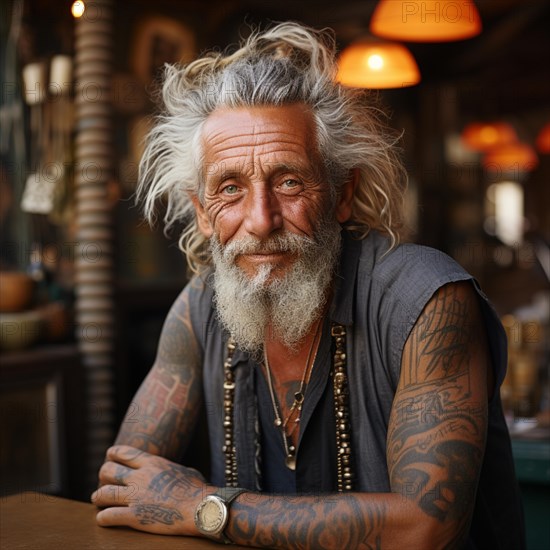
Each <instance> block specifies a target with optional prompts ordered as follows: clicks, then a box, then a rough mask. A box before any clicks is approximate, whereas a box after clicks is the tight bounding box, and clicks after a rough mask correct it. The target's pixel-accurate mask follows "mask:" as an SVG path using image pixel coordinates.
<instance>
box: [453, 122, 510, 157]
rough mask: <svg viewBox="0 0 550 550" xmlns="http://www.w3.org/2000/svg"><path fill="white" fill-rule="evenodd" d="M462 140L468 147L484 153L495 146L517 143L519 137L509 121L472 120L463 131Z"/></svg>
mask: <svg viewBox="0 0 550 550" xmlns="http://www.w3.org/2000/svg"><path fill="white" fill-rule="evenodd" d="M462 141H463V143H464V145H465V146H466V147H468V149H471V150H472V151H478V152H481V153H484V152H486V151H489V150H491V149H494V148H495V147H501V146H503V145H510V144H512V143H517V141H518V137H517V134H516V131H515V130H514V128H513V127H512V126H511V125H510V124H508V123H507V122H472V123H471V124H468V125H467V126H466V127H465V128H464V130H463V131H462Z"/></svg>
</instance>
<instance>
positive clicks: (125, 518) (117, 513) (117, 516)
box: [96, 507, 133, 527]
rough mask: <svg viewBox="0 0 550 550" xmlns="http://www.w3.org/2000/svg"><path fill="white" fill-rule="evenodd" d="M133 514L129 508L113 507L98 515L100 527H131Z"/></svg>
mask: <svg viewBox="0 0 550 550" xmlns="http://www.w3.org/2000/svg"><path fill="white" fill-rule="evenodd" d="M132 520H133V514H132V513H131V512H130V511H129V508H128V507H124V508H120V507H113V508H107V509H106V510H101V512H98V513H97V515H96V521H97V524H98V525H101V526H102V527H112V526H114V525H126V526H129V527H131V524H132Z"/></svg>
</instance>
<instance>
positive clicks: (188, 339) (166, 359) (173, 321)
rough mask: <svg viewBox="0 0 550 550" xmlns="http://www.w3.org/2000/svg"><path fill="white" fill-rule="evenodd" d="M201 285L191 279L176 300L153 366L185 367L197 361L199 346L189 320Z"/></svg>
mask: <svg viewBox="0 0 550 550" xmlns="http://www.w3.org/2000/svg"><path fill="white" fill-rule="evenodd" d="M201 285H203V283H202V282H201V280H200V279H199V278H198V277H195V278H193V279H192V280H191V281H190V282H189V283H188V284H187V285H186V287H185V288H184V289H183V290H182V291H181V293H180V294H179V296H178V297H177V298H176V300H175V301H174V303H173V304H172V307H171V308H170V311H169V312H168V315H167V316H166V319H165V321H164V325H163V328H162V332H161V336H160V340H159V344H158V350H157V357H156V361H155V364H156V365H159V366H162V365H166V366H168V365H185V364H188V363H189V360H190V359H197V357H198V355H199V351H200V350H199V344H198V341H197V337H196V334H195V331H194V329H193V323H192V320H191V310H192V308H191V300H192V299H193V295H194V294H195V293H197V292H201V290H202V287H201Z"/></svg>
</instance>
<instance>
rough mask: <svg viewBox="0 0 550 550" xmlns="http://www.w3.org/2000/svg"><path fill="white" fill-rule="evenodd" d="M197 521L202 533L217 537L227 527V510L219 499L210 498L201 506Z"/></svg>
mask: <svg viewBox="0 0 550 550" xmlns="http://www.w3.org/2000/svg"><path fill="white" fill-rule="evenodd" d="M196 519H197V527H198V528H199V530H200V531H202V532H203V533H205V534H209V535H217V534H219V533H221V532H222V531H223V528H224V527H225V523H226V521H227V508H226V506H225V504H224V503H223V501H222V500H220V499H219V498H218V497H215V496H208V497H206V498H205V499H204V500H203V501H202V502H201V503H200V504H199V507H198V508H197V514H196Z"/></svg>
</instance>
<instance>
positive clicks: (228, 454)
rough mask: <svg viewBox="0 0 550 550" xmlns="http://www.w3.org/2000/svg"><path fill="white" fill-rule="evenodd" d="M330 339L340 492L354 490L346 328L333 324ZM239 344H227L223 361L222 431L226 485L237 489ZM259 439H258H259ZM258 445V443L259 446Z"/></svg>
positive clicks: (229, 342) (337, 471) (230, 340)
mask: <svg viewBox="0 0 550 550" xmlns="http://www.w3.org/2000/svg"><path fill="white" fill-rule="evenodd" d="M331 336H332V341H333V344H334V345H333V347H334V356H333V362H332V372H331V374H332V377H333V393H334V417H335V421H336V422H335V425H336V427H335V436H336V473H337V487H338V492H344V491H352V490H353V469H352V460H351V459H352V450H351V427H350V418H349V399H348V396H349V391H348V377H347V372H346V364H347V358H346V328H345V327H344V326H342V325H339V324H336V323H333V325H332V327H331ZM235 348H236V345H235V343H234V341H233V339H232V338H229V340H228V342H227V357H226V359H225V362H224V369H223V370H224V384H223V391H224V396H223V409H224V418H223V429H224V444H223V447H222V450H223V453H224V456H225V484H226V486H228V487H238V475H237V450H236V447H235V439H234V426H233V411H234V406H235V374H234V369H233V365H232V359H233V353H234V351H235ZM256 437H257V436H256ZM258 445H259V442H258V441H256V447H258Z"/></svg>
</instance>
